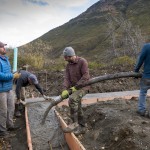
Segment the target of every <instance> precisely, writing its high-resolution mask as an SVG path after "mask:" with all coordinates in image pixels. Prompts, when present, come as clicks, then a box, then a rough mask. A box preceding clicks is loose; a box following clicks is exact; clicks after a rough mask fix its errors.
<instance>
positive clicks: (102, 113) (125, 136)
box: [57, 99, 150, 150]
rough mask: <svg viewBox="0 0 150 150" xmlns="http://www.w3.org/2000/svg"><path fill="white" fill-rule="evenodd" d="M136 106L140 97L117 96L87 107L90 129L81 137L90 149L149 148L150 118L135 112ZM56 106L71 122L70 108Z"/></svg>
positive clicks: (123, 149) (142, 149)
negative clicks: (118, 97)
mask: <svg viewBox="0 0 150 150" xmlns="http://www.w3.org/2000/svg"><path fill="white" fill-rule="evenodd" d="M149 100H150V99H149ZM136 107H137V99H134V100H122V99H116V100H111V101H106V102H98V103H97V104H93V105H91V106H88V107H85V108H84V114H85V119H86V122H87V131H86V133H85V134H82V135H80V136H78V138H79V140H80V141H81V142H82V144H83V146H84V147H85V148H86V149H87V150H102V149H107V150H127V149H128V150H148V149H150V143H149V140H150V134H149V131H150V119H149V118H146V117H141V116H139V115H138V114H136ZM57 110H58V111H59V112H60V113H61V114H62V116H65V117H64V119H65V121H66V122H67V123H68V122H69V119H68V118H67V116H66V114H69V108H68V107H67V106H63V109H62V108H57ZM63 110H65V113H62V112H64V111H63ZM68 117H69V116H68Z"/></svg>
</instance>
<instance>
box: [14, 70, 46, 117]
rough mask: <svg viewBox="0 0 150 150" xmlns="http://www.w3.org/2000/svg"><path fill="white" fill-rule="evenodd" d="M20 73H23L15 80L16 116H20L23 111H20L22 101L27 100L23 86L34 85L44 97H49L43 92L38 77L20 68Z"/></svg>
mask: <svg viewBox="0 0 150 150" xmlns="http://www.w3.org/2000/svg"><path fill="white" fill-rule="evenodd" d="M19 73H21V76H20V77H19V78H18V79H17V80H16V81H15V83H16V90H15V92H16V97H17V102H16V104H15V116H16V117H20V116H21V113H20V111H19V106H20V101H22V100H23V101H24V100H25V92H24V91H23V89H24V88H23V87H26V86H29V85H34V86H35V88H36V89H37V90H38V91H39V92H40V93H41V95H42V96H43V97H44V99H47V97H46V96H45V95H44V93H43V89H42V88H41V86H40V85H39V83H38V80H37V77H36V76H35V75H34V74H32V73H30V72H28V71H25V70H20V71H19Z"/></svg>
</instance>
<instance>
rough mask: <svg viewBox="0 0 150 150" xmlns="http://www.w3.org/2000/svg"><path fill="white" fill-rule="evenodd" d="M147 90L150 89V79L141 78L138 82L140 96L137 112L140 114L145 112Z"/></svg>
mask: <svg viewBox="0 0 150 150" xmlns="http://www.w3.org/2000/svg"><path fill="white" fill-rule="evenodd" d="M148 89H150V79H143V78H142V79H141V82H140V95H139V102H138V111H140V112H145V111H146V96H147V91H148Z"/></svg>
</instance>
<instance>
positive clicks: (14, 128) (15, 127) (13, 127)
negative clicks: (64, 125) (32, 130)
mask: <svg viewBox="0 0 150 150" xmlns="http://www.w3.org/2000/svg"><path fill="white" fill-rule="evenodd" d="M19 128H20V127H19V126H15V125H14V126H12V127H9V128H8V129H7V131H16V130H18V129H19Z"/></svg>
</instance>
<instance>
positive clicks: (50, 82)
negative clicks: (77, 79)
mask: <svg viewBox="0 0 150 150" xmlns="http://www.w3.org/2000/svg"><path fill="white" fill-rule="evenodd" d="M122 71H124V70H119V71H115V70H114V68H112V70H109V71H106V70H98V71H91V77H96V76H100V75H104V74H106V73H108V74H112V73H114V72H122ZM125 71H127V70H125ZM35 74H36V75H37V77H38V79H39V83H40V84H41V86H42V87H43V88H44V89H45V95H47V96H57V95H60V93H61V91H62V82H63V72H62V71H57V72H49V73H43V72H35ZM138 85H139V79H138V80H137V79H133V78H122V79H115V80H109V81H103V82H100V83H97V84H94V85H92V86H91V90H90V93H102V92H113V91H125V90H137V89H139V87H138ZM26 90H27V94H26V95H27V98H29V97H31V96H32V95H33V96H34V97H41V95H40V94H39V93H38V92H37V90H36V89H35V88H34V87H27V88H26ZM31 93H32V94H31ZM119 102H120V101H119ZM119 102H117V103H116V101H114V102H113V101H112V102H108V104H107V103H104V104H103V105H101V104H96V105H95V106H89V107H88V108H84V109H85V116H86V118H87V123H88V130H89V131H88V132H87V133H86V134H85V135H82V136H81V137H78V138H79V139H80V140H81V142H82V143H83V144H84V143H85V144H84V146H85V147H86V149H104V148H105V149H106V148H107V149H111V148H113V147H114V146H113V145H112V146H111V144H112V143H113V144H115V143H116V145H120V144H121V143H119V142H121V138H122V137H121V135H118V137H117V136H115V135H117V133H118V132H121V131H122V130H121V131H120V130H119V129H121V128H120V127H122V128H123V127H124V129H126V128H127V127H130V126H131V125H130V124H132V122H131V123H129V122H127V118H131V119H130V120H134V118H135V119H136V121H135V123H133V124H135V125H134V126H135V127H136V128H137V129H138V128H139V127H140V124H142V125H143V126H142V127H145V128H144V129H143V130H142V131H141V132H142V133H143V132H144V133H143V134H145V132H147V130H148V129H149V128H148V125H149V120H148V119H145V118H141V117H139V116H137V115H136V113H135V107H134V108H132V107H133V106H134V105H131V106H130V105H129V104H128V103H127V104H126V103H124V102H123V101H121V102H120V103H123V106H122V107H121V104H118V103H119ZM109 103H110V104H109ZM132 103H133V101H132V102H131V104H132ZM136 103H137V102H136ZM112 106H113V107H112ZM117 106H118V107H117ZM125 106H128V107H129V106H130V108H131V110H132V113H131V112H130V111H127V108H125ZM103 107H104V108H103ZM123 108H124V109H123ZM106 110H107V111H106ZM95 111H96V112H95ZM88 112H89V113H88ZM108 112H109V113H108ZM112 112H113V113H112ZM117 112H119V113H120V114H124V115H123V116H122V117H120V116H119V114H118V113H117ZM129 112H130V113H129ZM107 113H108V114H107ZM90 114H92V115H91V116H90ZM113 114H115V115H113ZM105 115H106V116H107V115H108V117H106V116H105ZM117 115H118V116H117ZM134 115H135V116H134ZM132 116H133V118H132ZM94 117H95V119H94ZM88 118H89V119H88ZM92 118H93V119H92ZM104 118H107V119H104ZM15 119H16V120H15V123H16V124H17V125H20V126H21V127H20V129H19V130H18V131H16V132H14V133H15V134H16V136H15V137H14V138H11V139H0V150H6V149H7V150H10V149H12V150H26V149H27V148H28V147H27V143H26V141H27V140H26V129H25V119H24V116H23V117H22V118H18V119H17V118H15ZM119 119H120V120H119ZM121 119H122V121H126V122H125V123H124V125H125V126H122V125H121ZM94 120H95V121H94ZM138 120H141V122H140V121H139V122H138ZM142 121H144V122H142ZM114 122H115V123H118V124H114ZM113 124H114V126H113ZM126 124H128V126H126ZM104 125H105V126H104ZM90 126H91V127H93V128H90ZM142 127H141V128H142ZM111 129H113V130H115V131H116V132H113V131H112V130H111ZM105 130H106V131H105ZM129 130H130V128H129ZM104 131H105V132H104ZM139 131H140V129H139ZM128 132H129V134H130V131H127V134H128ZM110 134H115V135H114V136H111V137H110V136H109V135H110ZM118 134H119V133H118ZM124 134H125V135H124V136H125V137H126V136H127V137H131V139H132V138H133V137H132V136H134V134H133V133H132V136H131V135H129V136H128V135H126V133H124ZM143 134H141V136H143ZM88 135H89V136H88ZM101 135H102V136H101ZM85 136H88V137H89V140H88V139H85V138H84V137H85ZM136 136H137V135H136ZM93 137H94V138H93ZM101 137H103V138H101ZM147 138H149V136H148V135H147V136H146V138H145V139H146V140H145V142H144V143H146V141H148V140H147ZM84 139H85V140H84ZM91 139H95V140H94V141H93V142H92V143H93V146H92V147H90V148H89V146H90V145H88V143H91V141H92V140H91ZM97 140H99V142H97V144H95V143H96V142H95V141H97ZM106 141H107V142H106ZM123 141H124V145H126V146H127V145H128V144H127V143H128V142H129V141H130V140H129V138H126V140H123ZM123 141H122V142H123ZM126 141H127V142H126ZM98 143H99V144H98ZM125 143H126V144H125ZM129 143H133V142H132V141H131V142H129ZM133 145H134V144H133ZM135 145H136V144H135ZM144 145H145V144H144ZM139 148H140V147H139ZM149 148H150V147H149ZM131 149H132V150H134V148H131ZM135 149H136V148H135ZM112 150H113V149H112ZM115 150H119V149H117V148H115Z"/></svg>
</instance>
